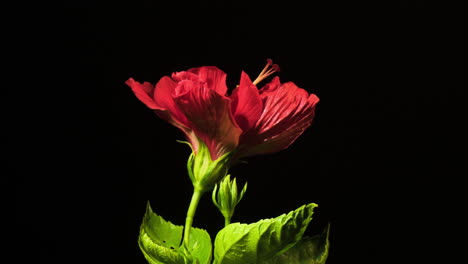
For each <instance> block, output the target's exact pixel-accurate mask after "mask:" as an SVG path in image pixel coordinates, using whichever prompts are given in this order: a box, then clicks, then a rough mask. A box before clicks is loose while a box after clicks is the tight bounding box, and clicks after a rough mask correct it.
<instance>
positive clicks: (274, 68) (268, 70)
mask: <svg viewBox="0 0 468 264" xmlns="http://www.w3.org/2000/svg"><path fill="white" fill-rule="evenodd" d="M279 71H280V67H279V66H278V64H273V61H272V60H271V59H267V64H266V65H265V67H264V68H263V70H262V71H261V72H260V74H259V75H258V77H257V79H255V81H253V84H255V85H257V84H258V83H259V82H261V81H263V80H264V79H265V78H266V77H268V76H270V75H272V74H273V73H275V72H279Z"/></svg>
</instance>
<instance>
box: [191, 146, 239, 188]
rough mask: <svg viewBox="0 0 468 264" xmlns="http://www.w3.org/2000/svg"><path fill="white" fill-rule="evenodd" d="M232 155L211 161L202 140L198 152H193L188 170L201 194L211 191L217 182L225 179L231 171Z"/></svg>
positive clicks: (227, 154) (228, 154)
mask: <svg viewBox="0 0 468 264" xmlns="http://www.w3.org/2000/svg"><path fill="white" fill-rule="evenodd" d="M230 157H231V153H226V154H224V155H223V156H221V157H219V158H218V159H216V160H212V159H211V154H210V151H209V149H208V147H207V146H206V144H205V143H203V141H201V140H200V144H199V146H198V151H197V153H195V151H192V154H191V155H190V157H189V159H188V162H187V170H188V174H189V176H190V179H191V180H192V183H193V186H194V188H195V189H199V190H201V192H205V191H209V190H211V189H212V188H213V187H214V186H215V184H216V183H217V182H219V181H220V180H221V179H223V178H224V177H225V176H226V174H227V172H228V169H229V162H230Z"/></svg>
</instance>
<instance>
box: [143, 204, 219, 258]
mask: <svg viewBox="0 0 468 264" xmlns="http://www.w3.org/2000/svg"><path fill="white" fill-rule="evenodd" d="M182 231H183V226H178V225H174V224H172V223H171V222H169V221H166V220H164V219H163V218H162V217H161V216H159V215H157V214H156V213H154V212H153V210H152V209H151V207H150V205H149V203H148V205H147V208H146V214H145V216H144V218H143V223H142V224H141V227H140V236H139V239H138V244H139V246H140V249H141V251H142V252H143V255H144V256H145V258H146V259H147V260H148V262H149V263H150V264H188V263H199V264H208V263H209V262H210V261H211V239H210V236H209V234H208V233H207V232H206V231H205V230H202V229H198V228H192V229H191V230H190V243H189V248H188V253H187V251H185V250H184V249H183V248H181V247H180V245H181V241H182Z"/></svg>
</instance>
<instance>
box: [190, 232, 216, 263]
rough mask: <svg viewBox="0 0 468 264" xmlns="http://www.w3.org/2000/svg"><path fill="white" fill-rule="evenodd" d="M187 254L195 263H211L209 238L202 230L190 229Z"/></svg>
mask: <svg viewBox="0 0 468 264" xmlns="http://www.w3.org/2000/svg"><path fill="white" fill-rule="evenodd" d="M189 253H190V254H191V256H192V257H194V258H195V259H196V260H197V261H196V262H195V263H200V264H209V263H211V237H210V234H208V232H206V230H204V229H200V228H195V227H192V228H191V229H190V240H189Z"/></svg>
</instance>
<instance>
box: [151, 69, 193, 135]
mask: <svg viewBox="0 0 468 264" xmlns="http://www.w3.org/2000/svg"><path fill="white" fill-rule="evenodd" d="M176 87H177V83H176V82H174V81H173V80H172V79H171V78H170V77H168V76H164V77H162V78H161V79H160V80H159V82H158V83H156V88H155V90H154V101H155V103H156V105H157V106H159V107H160V108H161V109H164V110H167V111H168V113H169V115H170V116H171V119H167V118H165V119H166V120H167V121H172V122H171V123H172V124H174V122H176V123H179V124H181V125H184V126H189V122H188V120H187V118H186V117H185V115H184V113H183V112H182V111H181V110H180V109H179V107H178V106H177V105H176V103H175V102H174V98H173V94H174V91H175V89H176ZM163 116H164V115H163Z"/></svg>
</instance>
